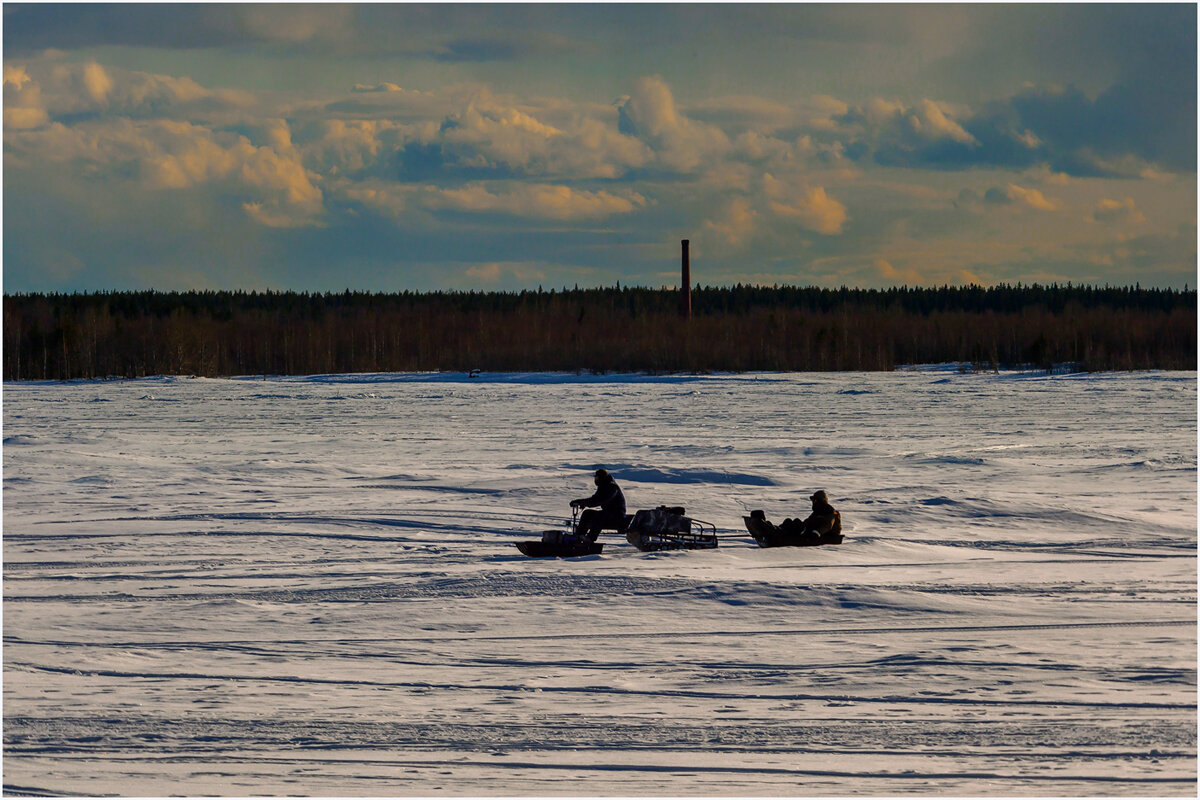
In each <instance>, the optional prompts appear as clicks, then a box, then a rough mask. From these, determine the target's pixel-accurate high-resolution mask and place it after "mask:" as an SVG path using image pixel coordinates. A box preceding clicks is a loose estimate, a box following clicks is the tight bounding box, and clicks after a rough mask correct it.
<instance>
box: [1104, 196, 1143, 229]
mask: <svg viewBox="0 0 1200 800" xmlns="http://www.w3.org/2000/svg"><path fill="white" fill-rule="evenodd" d="M1091 219H1092V221H1093V222H1103V223H1109V224H1125V223H1128V224H1133V225H1140V224H1141V223H1143V222H1145V221H1146V215H1145V214H1143V213H1142V212H1141V211H1139V210H1138V207H1137V203H1135V202H1134V201H1133V198H1132V197H1126V198H1125V199H1124V200H1110V199H1108V198H1103V199H1101V200H1100V201H1099V202H1097V203H1096V207H1095V208H1094V209H1092V216H1091Z"/></svg>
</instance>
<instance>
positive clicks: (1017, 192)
mask: <svg viewBox="0 0 1200 800" xmlns="http://www.w3.org/2000/svg"><path fill="white" fill-rule="evenodd" d="M1005 194H1006V195H1007V196H1008V199H1010V200H1014V201H1016V202H1019V203H1024V204H1025V205H1027V206H1029V207H1030V208H1035V209H1037V210H1038V211H1057V210H1058V209H1059V207H1060V206H1061V205H1062V203H1060V202H1059V201H1058V200H1055V199H1053V198H1049V197H1046V196H1045V195H1044V194H1042V193H1041V191H1039V190H1037V189H1026V188H1024V187H1022V186H1017V185H1016V184H1015V183H1010V184H1009V185H1008V188H1007V189H1006V190H1005Z"/></svg>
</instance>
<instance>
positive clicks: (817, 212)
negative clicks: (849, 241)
mask: <svg viewBox="0 0 1200 800" xmlns="http://www.w3.org/2000/svg"><path fill="white" fill-rule="evenodd" d="M763 191H764V192H765V194H766V196H767V197H768V198H770V202H769V206H770V208H771V210H772V211H774V212H775V213H776V214H778V215H779V216H781V217H786V218H789V219H794V220H796V221H798V222H799V223H800V225H801V227H803V228H805V229H807V230H810V231H813V232H815V233H821V234H825V235H827V236H832V235H834V234H839V233H841V232H842V226H843V225H844V224H845V223H846V219H847V217H846V207H845V206H844V205H842V204H841V203H839V202H838V201H837V200H835V199H834V198H832V197H830V196H829V195H828V194H826V192H825V189H824V187H821V186H803V185H801V186H796V185H791V184H785V183H784V182H782V181H780V180H777V179H776V178H775V177H774V176H772V175H770V174H768V175H765V176H763Z"/></svg>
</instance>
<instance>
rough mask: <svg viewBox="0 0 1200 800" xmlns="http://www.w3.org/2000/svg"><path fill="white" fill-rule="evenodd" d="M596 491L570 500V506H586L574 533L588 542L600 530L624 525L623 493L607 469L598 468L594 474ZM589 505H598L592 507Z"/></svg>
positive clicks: (597, 534) (612, 529) (613, 529)
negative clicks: (596, 507) (590, 494)
mask: <svg viewBox="0 0 1200 800" xmlns="http://www.w3.org/2000/svg"><path fill="white" fill-rule="evenodd" d="M595 480H596V493H595V494H593V495H592V496H591V497H584V498H582V499H579V500H572V501H571V508H586V509H587V511H584V512H583V514H582V515H581V516H580V517H579V527H577V528H576V529H575V533H577V534H579V536H580V537H581V538H582V539H584V540H586V541H589V542H594V541H596V539H597V537H599V536H600V531H602V530H610V531H619V530H621V529H622V528H624V527H625V495H624V494H622V493H621V487H620V486H617V482H616V481H615V480H614V479H613V476H612V475H609V474H608V471H607V470H603V469H598V470H596V474H595ZM591 506H599V507H600V508H599V509H598V510H597V509H593V508H591Z"/></svg>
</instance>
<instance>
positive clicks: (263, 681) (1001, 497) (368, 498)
mask: <svg viewBox="0 0 1200 800" xmlns="http://www.w3.org/2000/svg"><path fill="white" fill-rule="evenodd" d="M1196 402H1197V395H1196V374H1195V373H1193V372H1188V373H1164V372H1152V373H1136V374H1105V375H1055V376H1046V375H1036V374H1022V373H1002V374H998V375H996V374H959V373H957V372H955V371H953V370H910V371H901V372H895V373H871V374H867V373H853V374H820V375H814V374H783V375H781V374H751V375H715V376H687V377H681V376H672V377H652V376H611V375H610V376H573V375H540V374H530V375H499V374H486V373H485V374H483V375H481V376H479V377H477V378H470V377H468V376H466V375H461V374H459V375H445V374H419V375H367V376H360V375H352V376H346V375H343V376H319V377H310V378H270V379H262V378H258V379H250V378H246V379H236V380H205V379H187V378H170V377H167V378H155V379H146V380H137V381H113V382H72V383H66V384H63V383H17V384H6V385H5V387H4V403H3V412H4V413H3V416H4V432H3V436H4V448H3V456H4V489H5V491H4V495H3V498H4V608H3V610H4V623H5V625H4V765H3V766H4V786H5V791H6V793H9V794H25V793H44V794H54V793H66V794H88V795H93V794H102V793H116V794H123V795H168V794H185V795H201V794H204V795H212V794H217V795H239V796H243V795H251V794H262V793H267V794H292V795H296V794H308V795H325V796H329V795H357V796H364V795H475V796H479V795H622V796H629V795H725V796H729V795H757V796H767V795H793V796H800V795H804V796H811V795H892V796H894V795H908V794H951V795H1010V796H1011V795H1038V796H1063V795H1143V796H1144V795H1154V796H1194V795H1195V792H1196V754H1197V751H1196V652H1197V650H1196V644H1197V641H1196V576H1197V575H1196V552H1197V550H1196V545H1197V542H1196V519H1197V505H1196V480H1197V473H1196V434H1197V430H1196V421H1197V416H1196V409H1197V406H1196ZM598 466H605V467H607V468H608V469H609V470H610V471H612V472H613V473H614V475H615V476H616V477H617V479H618V480H619V482H620V483H621V484H622V486H623V488H624V489H625V493H626V496H627V497H628V500H629V504H630V509H631V511H632V510H633V509H637V508H650V507H653V506H655V505H658V504H671V505H684V506H686V507H687V509H688V511H689V513H690V514H691V515H693V516H695V517H698V518H700V519H704V520H708V521H710V522H712V523H714V524H715V525H716V526H717V528H718V530H719V532H720V534H721V535H722V544H721V547H720V548H719V549H716V550H708V551H690V552H668V553H655V554H647V553H641V552H638V551H637V550H635V549H634V548H633V547H632V546H630V545H629V544H627V543H626V542H625V541H624V539H623V537H617V536H615V535H612V534H607V535H606V536H605V540H607V542H608V544H607V547H606V549H605V551H604V554H603V555H602V556H598V557H589V558H581V559H567V560H554V559H527V558H525V557H523V556H521V555H520V554H519V553H518V552H517V549H516V548H515V547H514V546H513V542H514V541H517V540H521V539H536V538H538V537H539V535H540V532H541V531H542V530H543V529H547V528H551V527H555V526H558V525H561V524H562V521H563V519H564V518H565V517H566V516H569V511H568V506H567V503H568V501H569V500H570V499H571V498H574V497H580V496H583V495H585V494H587V493H589V492H590V490H591V483H590V472H591V471H592V470H593V469H595V468H596V467H598ZM817 488H824V489H826V490H828V492H829V494H830V497H831V498H832V500H833V502H834V504H835V505H836V506H837V507H838V508H839V509H840V510H841V512H842V514H843V518H844V520H845V527H846V534H847V538H846V542H845V543H844V544H842V545H841V546H836V547H820V548H776V549H760V548H758V547H756V546H755V545H754V543H753V540H752V539H751V538H750V537H749V535H748V534H747V533H746V531H745V529H744V527H743V525H742V521H741V517H742V515H743V514H745V513H748V511H749V510H750V509H755V508H761V509H763V510H765V511H766V513H767V516H768V518H770V519H773V520H775V521H777V522H778V521H781V520H782V519H783V518H784V517H786V516H796V515H802V514H805V513H806V512H807V507H808V503H807V501H806V499H805V498H807V496H808V495H809V494H810V493H811V492H812V491H813V490H814V489H817Z"/></svg>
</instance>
